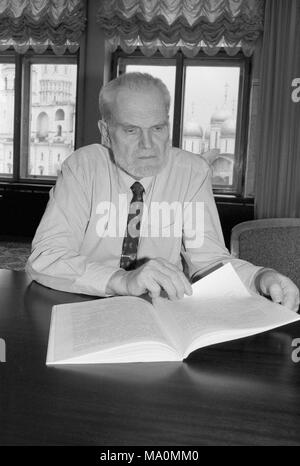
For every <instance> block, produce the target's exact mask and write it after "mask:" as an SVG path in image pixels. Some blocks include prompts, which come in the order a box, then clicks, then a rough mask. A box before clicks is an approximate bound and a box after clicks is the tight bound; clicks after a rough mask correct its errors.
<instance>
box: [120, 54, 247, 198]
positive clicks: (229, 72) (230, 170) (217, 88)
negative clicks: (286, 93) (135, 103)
mask: <svg viewBox="0 0 300 466" xmlns="http://www.w3.org/2000/svg"><path fill="white" fill-rule="evenodd" d="M249 60H250V59H248V58H245V57H244V56H243V55H242V54H238V55H236V56H234V57H230V56H229V55H227V54H226V53H225V52H222V51H221V52H219V54H218V55H216V56H213V57H209V56H207V55H205V54H204V53H200V54H199V55H197V56H196V57H195V58H192V59H191V58H186V57H184V56H183V54H182V53H181V52H178V54H177V56H176V58H170V59H168V58H162V57H161V56H159V55H158V54H155V55H154V56H153V57H151V58H145V57H144V56H143V55H142V54H141V53H140V52H138V51H136V52H134V53H133V54H132V55H126V54H125V53H124V52H123V51H121V50H120V51H117V52H115V54H114V57H113V73H114V76H116V75H118V74H121V73H124V72H125V71H142V72H148V73H150V74H152V75H154V76H156V77H159V78H161V79H162V80H163V81H164V83H165V84H166V86H167V87H168V89H169V91H170V94H171V99H172V107H171V109H170V127H171V138H172V143H173V145H174V146H176V147H181V148H182V149H184V150H187V151H191V152H194V153H195V154H197V155H199V156H202V157H204V158H205V159H206V160H207V162H208V163H209V165H210V167H211V169H212V176H213V187H214V191H215V193H219V194H235V195H241V194H242V192H243V179H244V172H245V165H246V160H245V154H246V145H247V117H248V115H247V109H248V99H249V70H250V61H249Z"/></svg>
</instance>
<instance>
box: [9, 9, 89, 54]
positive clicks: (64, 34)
mask: <svg viewBox="0 0 300 466" xmlns="http://www.w3.org/2000/svg"><path fill="white" fill-rule="evenodd" d="M85 21H86V18H85V5H84V1H83V0H1V1H0V50H6V49H7V48H8V47H10V46H13V47H14V48H15V50H16V51H17V52H19V53H25V52H26V50H27V49H28V48H29V47H32V48H33V49H34V51H35V52H36V53H42V52H44V51H45V50H46V48H47V47H49V46H50V47H52V49H53V50H54V52H55V53H57V54H62V53H64V52H65V50H66V49H67V48H68V49H69V50H70V51H71V52H74V51H76V50H77V48H78V46H79V39H80V36H81V34H82V33H83V31H84V28H85Z"/></svg>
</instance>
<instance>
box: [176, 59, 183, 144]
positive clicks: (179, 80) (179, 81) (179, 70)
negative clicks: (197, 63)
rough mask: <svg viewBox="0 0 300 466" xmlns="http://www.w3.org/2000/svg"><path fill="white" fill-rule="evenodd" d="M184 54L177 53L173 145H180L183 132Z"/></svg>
mask: <svg viewBox="0 0 300 466" xmlns="http://www.w3.org/2000/svg"><path fill="white" fill-rule="evenodd" d="M183 60H184V59H183V54H182V52H180V51H179V52H178V53H177V55H176V77H175V96H174V120H173V146H174V147H179V146H180V134H181V115H182V105H183V102H182V96H183V92H182V89H183V81H184V76H183V75H184V73H183Z"/></svg>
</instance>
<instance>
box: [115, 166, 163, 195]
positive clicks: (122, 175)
mask: <svg viewBox="0 0 300 466" xmlns="http://www.w3.org/2000/svg"><path fill="white" fill-rule="evenodd" d="M117 173H118V178H119V183H120V186H121V187H122V188H125V189H126V190H127V191H130V187H131V186H132V185H133V183H135V182H136V181H139V183H141V184H142V185H143V187H144V190H145V192H147V190H148V189H149V187H150V185H151V183H152V181H153V178H154V176H145V177H144V178H142V179H140V180H136V179H135V178H133V177H132V176H130V175H128V173H126V172H124V171H123V170H122V169H121V168H119V167H117Z"/></svg>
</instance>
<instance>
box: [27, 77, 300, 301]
mask: <svg viewBox="0 0 300 466" xmlns="http://www.w3.org/2000/svg"><path fill="white" fill-rule="evenodd" d="M99 103H100V113H101V116H102V120H100V121H99V129H100V132H101V134H102V142H103V145H99V144H94V145H90V146H87V147H83V148H80V149H79V150H77V151H75V152H74V154H72V155H71V156H70V157H68V158H67V160H66V161H65V162H64V164H63V166H62V172H61V174H60V175H59V177H58V179H57V183H56V186H55V188H54V189H52V191H51V192H50V200H49V203H48V206H47V209H46V211H45V214H44V216H43V218H42V221H41V223H40V225H39V228H38V230H37V232H36V235H35V238H34V240H33V248H32V254H31V256H30V258H29V261H28V264H27V271H28V273H29V274H30V276H31V277H32V279H34V280H36V281H37V282H39V283H41V284H43V285H46V286H48V287H51V288H55V289H58V290H63V291H69V292H73V293H85V294H90V295H96V296H112V295H135V296H138V295H141V294H143V293H149V294H150V296H152V297H155V296H158V295H159V294H160V292H161V291H162V290H163V291H164V292H165V293H167V295H168V296H169V298H170V299H178V298H182V297H183V296H184V294H188V295H190V294H191V293H192V289H191V285H190V281H191V279H192V277H193V276H194V275H197V274H201V272H203V271H204V270H207V269H209V268H210V267H213V266H214V265H216V264H219V263H227V262H231V263H232V265H233V266H234V268H235V269H236V271H237V273H238V274H239V276H240V278H241V279H242V280H243V282H244V283H245V284H246V285H247V286H248V287H249V288H251V289H252V290H256V291H257V292H259V293H263V294H265V295H269V296H270V297H271V298H272V300H273V301H275V302H281V303H282V304H284V305H286V306H287V307H289V308H290V309H293V310H297V308H298V306H299V291H298V289H297V287H296V286H295V285H294V284H293V283H292V282H291V280H289V279H288V278H287V277H284V276H282V275H281V274H279V273H277V272H275V271H273V270H270V269H263V268H260V267H256V266H254V265H252V264H250V263H248V262H245V261H242V260H239V259H234V258H232V257H231V256H230V254H229V252H228V251H227V249H226V248H225V246H224V241H223V236H222V232H221V227H220V222H219V218H218V214H217V210H216V206H215V202H214V198H213V194H212V187H211V180H210V170H209V167H208V165H207V163H206V161H205V160H204V159H203V158H201V157H200V156H197V155H194V154H192V153H189V152H185V151H182V150H181V149H178V148H172V147H170V146H169V120H168V112H169V106H170V96H169V92H168V90H167V88H166V86H165V85H164V84H163V83H162V82H161V81H160V80H159V79H156V78H153V77H152V76H150V75H147V74H141V73H127V74H124V75H122V76H120V77H119V78H117V79H115V80H113V81H111V82H109V83H108V84H107V85H106V86H104V87H103V88H102V90H101V92H100V97H99ZM174 206H175V207H174ZM173 207H174V209H173ZM158 214H159V215H158ZM154 226H155V228H153V227H154ZM182 257H184V258H185V263H187V265H188V273H187V274H184V273H183V267H182Z"/></svg>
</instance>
